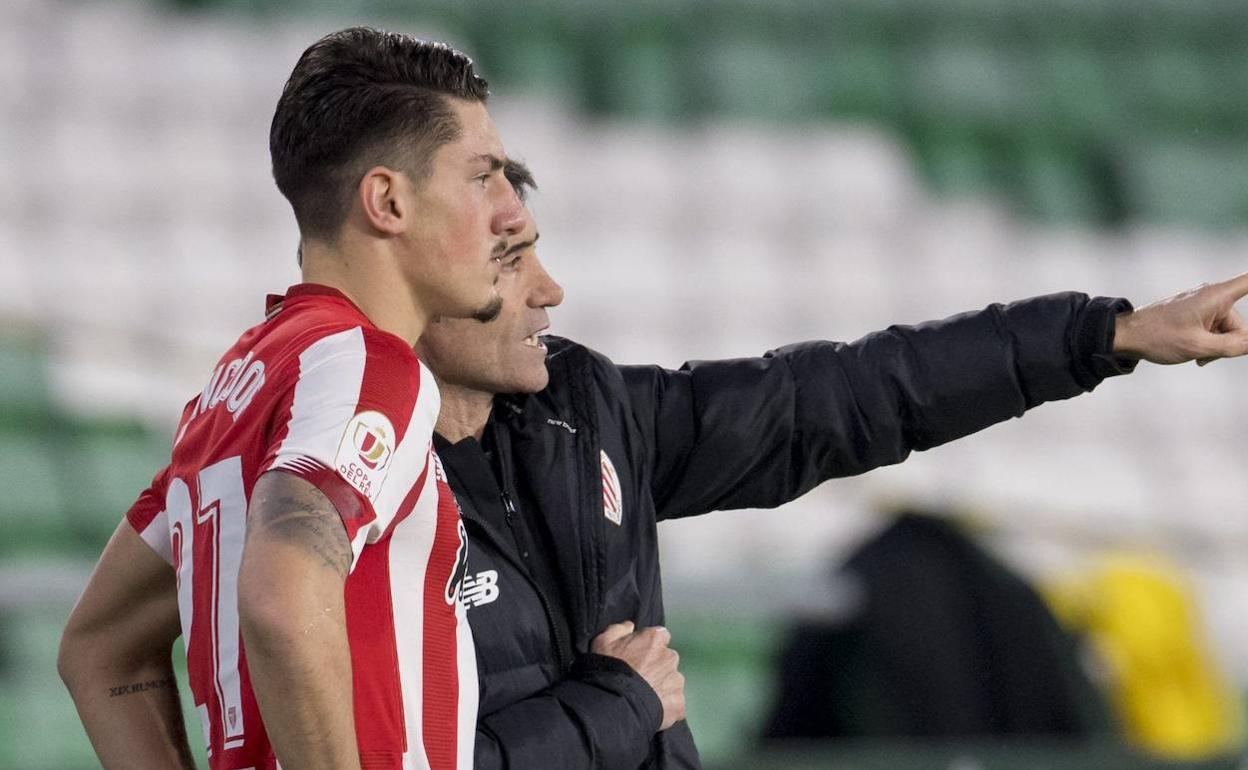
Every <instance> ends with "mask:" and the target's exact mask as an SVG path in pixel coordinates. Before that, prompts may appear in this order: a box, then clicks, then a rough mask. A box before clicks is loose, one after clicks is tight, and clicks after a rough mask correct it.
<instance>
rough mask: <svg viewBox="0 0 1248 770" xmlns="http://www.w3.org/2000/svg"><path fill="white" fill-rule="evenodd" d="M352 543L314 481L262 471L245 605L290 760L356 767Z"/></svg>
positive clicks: (281, 749) (253, 654) (272, 714)
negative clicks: (349, 604)
mask: <svg viewBox="0 0 1248 770" xmlns="http://www.w3.org/2000/svg"><path fill="white" fill-rule="evenodd" d="M350 568H351V544H350V542H349V541H348V540H347V533H346V530H345V529H344V527H343V524H342V519H341V518H339V516H338V513H337V512H336V510H335V509H334V506H333V504H332V503H330V501H329V499H328V498H327V497H325V495H324V493H322V492H321V491H320V490H319V489H317V488H316V487H315V486H313V485H312V484H310V483H309V482H307V481H304V480H303V479H300V478H297V477H295V476H293V475H290V474H288V473H284V472H282V471H269V472H268V473H266V474H264V475H263V476H261V477H260V479H259V480H258V481H257V482H256V486H255V489H254V491H253V492H252V496H251V507H250V510H249V511H248V514H247V539H246V544H245V545H244V547H243V561H242V566H241V567H240V569H239V577H238V612H239V622H240V624H241V626H242V632H243V642H244V644H245V645H246V649H247V666H248V669H249V671H250V673H251V682H252V686H253V687H254V689H255V692H256V700H257V701H258V702H259V705H260V714H261V716H262V717H263V718H264V725H265V729H266V730H267V731H268V734H269V740H270V741H272V743H273V749H274V752H275V753H276V754H277V757H278V759H279V760H280V761H281V763H282V764H283V765H284V766H286V767H298V768H311V769H312V770H316V768H327V769H328V768H333V769H334V770H337V769H338V768H345V769H346V770H350V769H351V768H358V767H359V766H360V757H359V749H358V747H357V745H356V738H355V719H354V713H353V708H354V703H353V700H352V698H351V696H350V693H351V692H352V682H351V653H350V648H349V647H348V643H347V620H346V605H345V602H344V599H343V585H344V583H345V581H346V578H347V573H348V572H349V571H350Z"/></svg>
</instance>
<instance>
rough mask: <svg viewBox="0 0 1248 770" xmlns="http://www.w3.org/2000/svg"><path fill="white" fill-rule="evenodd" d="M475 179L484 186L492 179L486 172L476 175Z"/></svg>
mask: <svg viewBox="0 0 1248 770" xmlns="http://www.w3.org/2000/svg"><path fill="white" fill-rule="evenodd" d="M473 179H475V180H476V181H478V182H480V183H481V186H482V187H485V186H486V184H488V183H489V181H490V175H489V174H488V173H485V174H481V175H480V176H475V177H473Z"/></svg>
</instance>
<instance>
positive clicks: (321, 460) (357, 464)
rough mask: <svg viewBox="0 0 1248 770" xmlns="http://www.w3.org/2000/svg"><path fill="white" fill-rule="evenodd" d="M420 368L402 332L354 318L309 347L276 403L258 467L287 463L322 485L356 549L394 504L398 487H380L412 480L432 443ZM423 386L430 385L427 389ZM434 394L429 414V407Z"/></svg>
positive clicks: (380, 528)
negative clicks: (279, 402)
mask: <svg viewBox="0 0 1248 770" xmlns="http://www.w3.org/2000/svg"><path fill="white" fill-rule="evenodd" d="M423 371H424V370H423V368H422V367H421V366H420V365H419V363H418V362H417V360H416V355H415V353H413V352H412V350H411V349H410V348H408V347H407V346H406V345H405V344H404V343H403V342H402V340H399V339H398V338H397V337H394V336H392V335H389V334H385V333H383V332H378V331H376V330H373V329H365V328H362V327H353V328H350V329H347V330H345V331H341V332H338V333H335V334H330V335H328V336H325V337H322V338H321V339H319V340H317V341H316V342H314V343H313V344H311V345H309V346H308V347H307V348H305V349H304V350H303V352H302V353H301V354H300V356H299V361H298V372H297V375H296V378H295V382H294V385H293V387H292V388H289V389H288V390H287V393H286V395H285V396H284V398H285V401H284V403H283V404H282V405H280V406H279V409H278V412H277V422H276V425H277V428H276V430H275V431H274V432H273V434H272V435H273V438H272V441H271V443H270V446H269V447H268V450H267V453H266V456H265V459H264V461H263V462H262V463H261V467H260V472H261V473H264V472H265V471H269V470H281V471H285V472H287V473H291V474H294V475H295V476H298V477H300V478H302V479H304V480H306V481H308V482H309V483H311V484H312V485H314V486H315V487H317V488H318V489H319V490H320V491H321V492H323V493H324V494H325V496H326V497H328V498H329V500H330V502H332V503H333V505H334V507H335V508H336V509H337V511H338V515H339V516H341V517H342V521H343V524H344V525H345V526H346V530H347V537H348V538H350V540H351V547H352V551H353V555H354V557H355V558H356V559H358V558H359V555H360V550H361V549H362V548H363V546H364V545H365V544H366V543H370V542H374V541H376V540H377V538H379V537H380V536H381V534H382V533H383V532H384V531H385V529H386V528H387V527H388V526H389V524H390V523H391V521H393V519H394V517H395V515H396V513H397V510H398V507H399V506H397V505H395V504H394V503H393V500H395V498H396V496H395V495H394V494H393V491H396V490H389V491H391V494H384V495H383V491H387V490H388V488H389V487H394V486H396V485H404V486H407V487H411V486H412V485H414V484H415V483H416V481H417V479H416V478H409V476H411V474H410V473H407V472H406V470H407V469H408V468H409V467H411V466H413V465H419V467H421V468H423V467H424V458H425V457H426V456H427V455H428V453H429V443H430V441H431V439H432V432H433V421H434V420H435V419H436V415H437V408H438V407H437V398H436V393H437V389H436V386H435V385H434V384H433V382H432V380H431V378H427V377H426V378H422V372H423ZM422 388H423V389H425V390H426V391H431V393H429V392H427V393H425V397H423V398H421V397H420V396H421V390H422ZM430 395H432V396H433V398H432V399H430V398H429V396H430ZM418 403H419V404H420V406H421V407H422V409H420V410H418V409H417V408H416V407H417V404H418ZM430 404H432V407H431V409H432V414H424V412H428V411H430ZM413 457H418V458H419V459H420V461H419V463H413V462H412V458H413ZM402 497H403V496H402V495H399V496H398V499H402Z"/></svg>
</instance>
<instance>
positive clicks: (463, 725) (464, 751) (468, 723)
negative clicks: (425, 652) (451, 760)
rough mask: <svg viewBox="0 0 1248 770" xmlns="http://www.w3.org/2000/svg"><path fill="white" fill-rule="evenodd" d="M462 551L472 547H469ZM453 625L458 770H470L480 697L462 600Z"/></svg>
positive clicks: (457, 607)
mask: <svg viewBox="0 0 1248 770" xmlns="http://www.w3.org/2000/svg"><path fill="white" fill-rule="evenodd" d="M465 547H469V548H470V547H472V544H471V543H469V544H467V545H466V546H465ZM455 621H456V622H457V623H458V624H459V633H458V634H456V635H455V640H456V643H457V644H458V645H459V650H458V653H457V654H458V656H459V755H458V757H457V759H458V761H459V768H458V770H473V767H472V764H473V752H472V748H473V746H474V745H475V744H476V742H477V706H478V705H479V704H478V703H477V701H478V699H479V698H480V697H481V693H480V692H479V691H478V689H477V648H476V645H474V644H473V641H472V633H471V628H470V627H469V625H468V608H467V607H466V606H465V605H464V602H463V599H460V600H459V601H456V602H455Z"/></svg>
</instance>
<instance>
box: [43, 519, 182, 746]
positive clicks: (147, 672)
mask: <svg viewBox="0 0 1248 770" xmlns="http://www.w3.org/2000/svg"><path fill="white" fill-rule="evenodd" d="M180 634H181V628H180V626H179V623H178V594H177V587H176V585H175V582H174V574H173V568H172V567H170V566H169V565H168V564H167V563H166V562H165V560H164V559H162V558H161V557H160V556H158V555H156V553H155V552H154V551H152V549H151V548H150V547H148V545H147V543H145V542H143V540H142V539H141V538H140V537H139V535H138V534H137V533H136V532H135V531H134V529H133V528H131V526H130V524H129V523H128V522H126V521H122V522H121V524H120V525H119V526H118V527H117V530H116V531H115V532H114V533H113V536H112V538H111V539H110V540H109V541H108V545H107V546H105V548H104V553H103V555H102V556H101V557H100V561H99V563H98V564H96V567H95V571H94V572H93V573H92V574H91V580H90V581H89V582H88V583H87V587H86V590H84V591H83V594H82V597H81V598H80V599H79V600H78V604H77V605H76V606H75V607H74V610H73V612H72V613H70V616H69V622H68V624H67V625H66V627H65V632H64V634H63V635H62V636H61V646H60V653H59V655H58V657H57V669H58V670H59V671H60V674H61V678H62V679H63V680H64V681H65V684H66V686H67V687H68V688H69V692H70V695H71V696H73V699H74V705H75V706H76V707H77V708H78V715H79V717H80V718H81V719H82V724H83V726H84V727H85V728H86V730H87V736H88V737H89V738H90V739H91V745H92V746H94V747H95V753H96V755H98V756H99V758H100V764H101V765H103V766H104V767H105V768H136V769H137V770H142V769H143V768H152V770H161V769H164V768H193V767H195V762H194V760H193V759H192V758H191V750H190V747H189V746H188V744H187V742H186V728H185V725H184V723H183V721H182V709H181V706H180V704H179V702H178V688H177V682H176V681H175V680H174V676H173V663H172V647H173V642H174V640H175V639H177V638H178V636H179V635H180Z"/></svg>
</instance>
